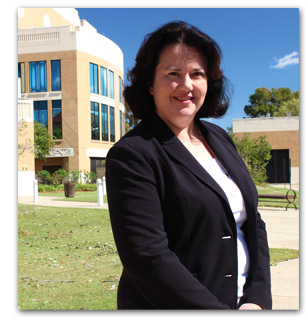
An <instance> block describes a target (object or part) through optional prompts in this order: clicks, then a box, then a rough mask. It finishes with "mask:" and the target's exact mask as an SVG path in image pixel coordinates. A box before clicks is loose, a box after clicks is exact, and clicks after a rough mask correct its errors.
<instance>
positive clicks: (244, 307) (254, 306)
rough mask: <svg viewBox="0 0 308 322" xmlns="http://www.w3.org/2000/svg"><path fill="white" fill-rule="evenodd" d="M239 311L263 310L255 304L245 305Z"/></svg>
mask: <svg viewBox="0 0 308 322" xmlns="http://www.w3.org/2000/svg"><path fill="white" fill-rule="evenodd" d="M239 310H263V309H262V307H261V306H259V305H257V304H253V303H244V304H242V305H241V306H240V308H239Z"/></svg>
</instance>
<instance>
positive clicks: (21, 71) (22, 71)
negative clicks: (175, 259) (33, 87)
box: [18, 63, 26, 93]
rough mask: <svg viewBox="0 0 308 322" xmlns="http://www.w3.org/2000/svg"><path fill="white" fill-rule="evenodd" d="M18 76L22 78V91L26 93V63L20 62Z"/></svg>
mask: <svg viewBox="0 0 308 322" xmlns="http://www.w3.org/2000/svg"><path fill="white" fill-rule="evenodd" d="M18 78H20V86H21V88H20V91H21V93H25V92H26V89H25V63H18Z"/></svg>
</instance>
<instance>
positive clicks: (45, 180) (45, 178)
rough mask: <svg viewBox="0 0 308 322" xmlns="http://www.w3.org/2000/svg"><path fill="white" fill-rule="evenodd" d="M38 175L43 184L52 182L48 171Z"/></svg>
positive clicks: (40, 172)
mask: <svg viewBox="0 0 308 322" xmlns="http://www.w3.org/2000/svg"><path fill="white" fill-rule="evenodd" d="M37 175H38V177H39V178H40V179H41V183H42V184H47V183H49V182H50V178H51V174H50V173H49V172H48V171H47V170H42V171H39V172H38V174H37Z"/></svg>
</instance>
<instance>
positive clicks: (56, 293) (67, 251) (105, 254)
mask: <svg viewBox="0 0 308 322" xmlns="http://www.w3.org/2000/svg"><path fill="white" fill-rule="evenodd" d="M270 252H271V253H270V254H271V263H272V265H275V264H276V263H277V262H279V261H285V260H288V259H292V258H296V257H298V251H293V250H281V249H271V250H270ZM121 270H122V266H121V263H120V260H119V257H118V254H117V250H116V247H115V244H114V239H113V235H112V231H111V226H110V220H109V214H108V210H103V209H102V210H100V209H76V208H57V207H43V206H30V205H19V207H18V306H19V309H20V310H114V309H116V292H117V291H116V290H117V286H118V281H119V277H120V273H121Z"/></svg>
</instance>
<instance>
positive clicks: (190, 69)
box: [150, 44, 207, 127]
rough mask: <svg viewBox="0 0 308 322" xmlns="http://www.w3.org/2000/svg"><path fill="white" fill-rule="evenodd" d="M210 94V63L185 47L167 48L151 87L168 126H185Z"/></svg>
mask: <svg viewBox="0 0 308 322" xmlns="http://www.w3.org/2000/svg"><path fill="white" fill-rule="evenodd" d="M206 92H207V76H206V64H205V61H204V58H203V56H202V55H201V53H200V52H199V51H198V50H197V49H196V48H193V47H189V46H186V45H184V44H175V45H170V46H167V47H166V48H165V49H164V50H163V51H162V53H161V55H160V57H159V61H158V65H157V67H156V70H155V77H154V82H153V86H152V87H151V88H150V93H151V94H152V95H153V97H154V102H155V106H156V112H157V114H158V115H159V116H160V117H161V118H162V119H163V120H164V121H166V122H167V124H168V123H169V124H170V123H172V124H173V125H175V126H178V127H183V126H185V124H188V123H189V122H190V121H192V120H193V118H194V117H195V115H196V113H197V112H198V111H199V109H200V108H201V106H202V105H203V102H204V99H205V96H206Z"/></svg>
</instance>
